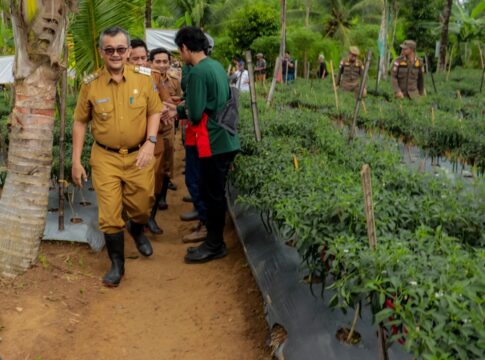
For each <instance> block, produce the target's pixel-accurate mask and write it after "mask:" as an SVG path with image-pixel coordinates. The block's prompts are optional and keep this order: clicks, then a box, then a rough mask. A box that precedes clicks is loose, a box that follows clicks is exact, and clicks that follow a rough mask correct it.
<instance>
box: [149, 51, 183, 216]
mask: <svg viewBox="0 0 485 360" xmlns="http://www.w3.org/2000/svg"><path fill="white" fill-rule="evenodd" d="M149 58H150V63H151V67H152V69H153V70H154V71H157V72H158V73H159V74H160V76H159V81H158V82H157V88H158V94H159V96H160V99H161V100H162V101H164V102H169V103H173V104H175V103H178V102H180V100H181V97H182V88H181V86H180V79H179V77H178V74H177V73H176V72H175V71H173V70H172V69H171V60H172V58H171V53H170V52H169V51H168V50H166V49H164V48H156V49H153V50H152V51H151V52H150V56H149ZM157 138H158V141H157V146H156V147H155V152H158V151H159V152H160V153H161V154H162V156H161V159H160V162H159V163H157V165H156V167H155V174H156V175H155V178H156V179H160V183H161V187H160V189H159V192H157V191H155V193H156V194H159V196H158V198H157V204H158V207H159V209H161V210H165V209H167V208H168V205H167V190H168V189H169V185H170V179H171V178H173V166H174V151H175V148H174V142H175V133H174V126H173V122H170V123H168V124H160V128H159V129H158V135H157ZM157 182H158V180H157ZM157 204H155V205H157Z"/></svg>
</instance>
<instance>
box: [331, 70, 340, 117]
mask: <svg viewBox="0 0 485 360" xmlns="http://www.w3.org/2000/svg"><path fill="white" fill-rule="evenodd" d="M330 71H331V72H332V74H331V75H332V84H333V93H334V95H335V106H336V107H337V112H338V113H339V115H340V109H339V108H340V106H339V101H338V92H337V84H336V83H335V75H334V72H333V61H332V60H330Z"/></svg>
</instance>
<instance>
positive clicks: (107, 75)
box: [101, 64, 128, 85]
mask: <svg viewBox="0 0 485 360" xmlns="http://www.w3.org/2000/svg"><path fill="white" fill-rule="evenodd" d="M127 68H128V65H126V64H125V66H124V67H123V78H122V80H123V81H126V77H127V74H128V71H127ZM101 76H102V77H103V78H104V81H105V82H106V85H108V84H109V83H110V82H112V81H113V82H115V81H114V80H113V78H112V77H111V74H110V73H109V71H108V69H107V68H106V66H103V70H102V71H101Z"/></svg>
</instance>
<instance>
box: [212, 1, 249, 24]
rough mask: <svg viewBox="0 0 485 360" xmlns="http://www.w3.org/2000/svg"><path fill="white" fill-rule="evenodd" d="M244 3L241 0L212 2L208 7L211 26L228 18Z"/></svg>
mask: <svg viewBox="0 0 485 360" xmlns="http://www.w3.org/2000/svg"><path fill="white" fill-rule="evenodd" d="M242 5H244V2H243V1H241V0H225V1H222V2H219V3H218V2H215V3H214V4H211V5H210V6H209V9H208V10H209V18H210V23H211V27H214V26H215V25H217V24H219V23H220V22H224V21H225V20H227V19H228V18H229V17H230V15H231V14H232V13H234V11H236V10H237V9H239V8H240V7H241V6H242Z"/></svg>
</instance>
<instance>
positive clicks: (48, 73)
mask: <svg viewBox="0 0 485 360" xmlns="http://www.w3.org/2000/svg"><path fill="white" fill-rule="evenodd" d="M27 3H28V4H27ZM33 3H35V4H40V5H37V6H36V5H35V4H33ZM12 4H13V5H12V8H11V11H12V24H13V29H14V38H15V48H16V54H15V64H14V77H15V105H14V108H13V110H12V113H11V114H10V145H9V150H8V164H7V179H6V182H5V186H4V188H3V192H2V197H1V199H0V234H1V235H0V274H1V275H4V276H15V275H18V274H20V273H22V272H24V271H25V270H26V269H28V268H29V267H30V266H31V265H32V264H33V263H34V262H35V260H36V259H37V255H38V250H39V245H40V240H41V239H42V235H43V232H44V227H45V220H46V215H47V200H48V194H49V184H50V173H51V165H52V142H53V129H54V115H55V110H54V108H55V99H56V84H57V80H58V79H59V77H60V74H61V72H62V70H63V66H62V64H61V63H60V59H61V58H62V57H61V55H62V49H63V45H64V39H65V33H66V23H67V13H68V10H69V9H71V8H72V7H73V6H74V2H65V1H63V0H53V1H51V2H45V5H42V3H39V2H36V1H32V0H23V1H20V2H18V5H17V4H14V2H12ZM27 5H28V6H27ZM25 9H29V11H25ZM32 9H34V10H32ZM32 11H35V12H34V13H32Z"/></svg>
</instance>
